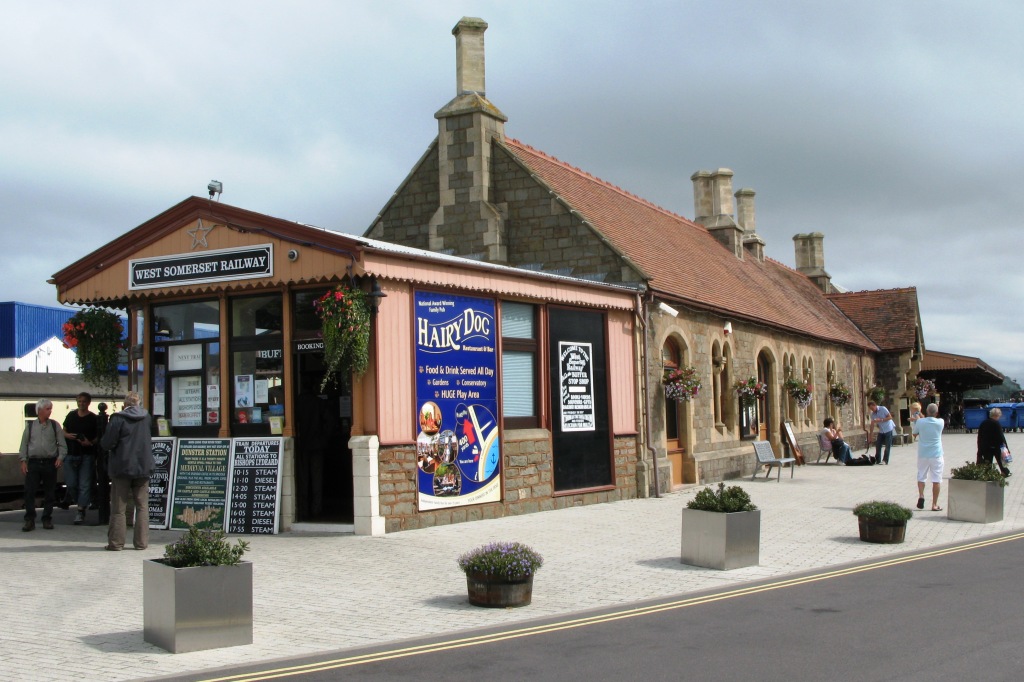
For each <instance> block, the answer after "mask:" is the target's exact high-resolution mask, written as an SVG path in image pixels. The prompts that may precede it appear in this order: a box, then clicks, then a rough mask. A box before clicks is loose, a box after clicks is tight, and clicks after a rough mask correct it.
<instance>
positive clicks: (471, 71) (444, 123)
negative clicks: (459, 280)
mask: <svg viewBox="0 0 1024 682" xmlns="http://www.w3.org/2000/svg"><path fill="white" fill-rule="evenodd" d="M486 30H487V22H486V21H484V20H483V19H477V18H475V17H463V18H462V19H461V20H459V23H457V24H456V25H455V28H453V29H452V35H454V36H455V90H456V94H455V99H453V100H452V101H450V102H448V104H446V105H445V106H444V107H442V108H441V110H440V111H438V112H437V113H436V114H434V118H436V119H437V164H438V189H439V191H440V206H439V207H438V209H437V211H436V212H435V213H434V215H433V216H432V217H431V218H430V222H429V230H430V249H431V250H432V251H444V250H447V249H451V250H453V252H454V253H455V254H456V255H460V256H467V255H470V254H483V258H484V260H486V261H488V262H491V263H506V262H507V261H508V250H507V247H506V236H505V221H504V219H503V218H502V216H501V213H500V211H499V210H498V207H496V206H495V205H494V204H492V203H491V151H492V140H494V139H498V140H502V139H504V137H505V121H507V120H508V117H507V116H505V114H503V113H501V111H500V110H499V109H498V107H496V106H494V105H493V104H491V103H490V102H489V101H488V100H487V98H486V97H485V83H486V79H485V61H484V32H485V31H486Z"/></svg>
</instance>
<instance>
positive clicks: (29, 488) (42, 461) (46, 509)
mask: <svg viewBox="0 0 1024 682" xmlns="http://www.w3.org/2000/svg"><path fill="white" fill-rule="evenodd" d="M27 464H28V471H27V472H26V473H25V520H26V521H34V520H35V518H36V493H37V492H38V491H39V484H40V483H42V485H43V521H49V520H50V519H52V518H53V498H54V493H55V492H56V490H57V467H56V464H57V460H56V459H52V458H42V457H29V458H28V462H27Z"/></svg>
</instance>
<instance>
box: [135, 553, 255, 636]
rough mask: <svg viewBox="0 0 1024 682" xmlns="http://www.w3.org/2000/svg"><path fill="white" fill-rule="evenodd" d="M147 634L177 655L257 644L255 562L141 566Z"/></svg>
mask: <svg viewBox="0 0 1024 682" xmlns="http://www.w3.org/2000/svg"><path fill="white" fill-rule="evenodd" d="M142 595H143V625H144V629H143V637H144V639H145V640H146V641H147V642H149V643H150V644H155V645H157V646H158V647H161V648H163V649H166V650H168V651H170V652H172V653H176V654H178V653H183V652H186V651H201V650H203V649H219V648H221V647H228V646H239V645H241V644H252V563H251V562H248V561H243V562H241V563H240V564H238V565H237V566H196V567H194V568H172V567H170V566H167V565H166V564H163V563H161V562H159V561H155V560H149V561H144V562H143V564H142Z"/></svg>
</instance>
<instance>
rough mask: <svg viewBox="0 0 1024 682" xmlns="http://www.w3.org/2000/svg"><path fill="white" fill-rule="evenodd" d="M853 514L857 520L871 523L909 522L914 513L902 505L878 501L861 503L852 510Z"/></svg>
mask: <svg viewBox="0 0 1024 682" xmlns="http://www.w3.org/2000/svg"><path fill="white" fill-rule="evenodd" d="M853 513H854V515H855V516H857V517H858V518H862V519H871V520H873V521H909V520H910V519H911V517H912V516H913V515H914V512H912V511H911V510H910V509H908V508H907V507H904V506H903V505H899V504H896V503H895V502H879V501H872V502H861V503H860V504H858V505H857V506H856V507H854V508H853Z"/></svg>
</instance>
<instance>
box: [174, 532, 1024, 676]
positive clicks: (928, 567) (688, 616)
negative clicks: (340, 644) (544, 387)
mask: <svg viewBox="0 0 1024 682" xmlns="http://www.w3.org/2000/svg"><path fill="white" fill-rule="evenodd" d="M1022 565H1024V533H1013V534H1008V535H1003V536H999V537H992V538H987V539H984V540H976V541H972V542H969V543H962V544H959V545H955V546H948V547H945V548H940V549H936V550H931V551H926V552H919V553H916V554H904V555H899V556H896V557H890V558H888V559H884V560H874V561H871V562H866V563H861V564H856V565H850V566H845V567H840V568H831V569H828V570H823V571H819V572H815V573H808V574H802V575H798V576H790V577H787V578H785V579H776V580H771V581H765V582H760V583H755V584H749V585H746V586H743V587H741V588H730V589H728V590H720V591H711V592H704V593H700V594H696V595H693V594H691V595H687V596H685V597H681V598H679V599H675V600H661V601H657V602H649V603H646V604H638V605H636V606H634V607H633V608H630V609H626V610H622V609H619V610H612V611H602V612H599V613H590V614H581V615H577V616H574V617H572V618H561V619H549V620H544V621H536V622H533V623H530V624H529V625H527V626H522V625H520V626H518V627H513V628H507V629H501V630H493V631H488V632H480V633H462V634H461V635H459V636H451V637H447V638H444V639H425V640H422V641H417V642H405V643H403V644H401V645H391V646H388V647H376V648H373V649H364V650H360V651H352V650H347V651H342V652H336V653H335V654H333V655H331V654H326V655H320V656H317V657H310V658H304V659H296V660H290V661H287V662H278V663H276V664H274V663H268V664H263V665H261V666H259V667H258V668H256V667H250V668H248V669H245V668H234V669H230V670H228V669H225V670H220V671H216V672H214V671H207V672H206V673H205V674H202V675H192V676H184V677H175V678H173V679H175V680H237V681H239V682H241V680H263V679H295V680H302V681H303V682H308V681H312V680H318V681H319V680H337V679H342V678H344V679H346V680H352V679H357V680H364V679H372V680H410V679H422V680H433V679H437V680H442V679H443V680H473V681H474V682H476V681H478V680H481V679H487V680H527V679H529V680H629V679H642V680H645V681H647V680H684V679H685V680H688V681H689V680H759V681H761V680H780V681H782V680H785V681H787V682H790V681H792V680H844V681H847V680H849V681H860V680H865V681H868V680H921V681H928V682H935V681H936V680H965V679H972V678H974V679H985V680H1018V679H1021V678H1022V677H1024V652H1022V650H1021V647H1020V635H1019V626H1020V616H1021V607H1022V601H1024V600H1022V598H1021V597H1020V592H1019V589H1018V588H1019V581H1018V578H1019V567H1020V566H1022Z"/></svg>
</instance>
